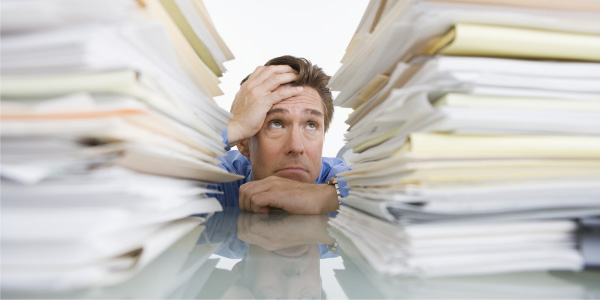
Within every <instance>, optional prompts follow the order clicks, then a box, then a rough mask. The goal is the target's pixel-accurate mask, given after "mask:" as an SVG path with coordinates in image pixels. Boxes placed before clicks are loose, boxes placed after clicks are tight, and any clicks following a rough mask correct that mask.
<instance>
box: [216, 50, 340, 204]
mask: <svg viewBox="0 0 600 300" xmlns="http://www.w3.org/2000/svg"><path fill="white" fill-rule="evenodd" d="M328 81H329V76H327V75H326V74H325V73H323V71H322V70H321V68H319V67H317V66H314V65H312V64H311V63H310V62H309V61H307V60H305V59H302V58H296V57H292V56H282V57H278V58H274V59H272V60H270V61H269V62H267V64H266V65H265V66H264V67H258V68H257V69H256V70H255V71H254V72H253V73H252V74H250V75H249V76H248V77H247V78H246V79H244V81H242V86H241V88H240V91H239V92H238V94H237V95H236V98H235V101H234V102H233V105H232V107H231V112H232V114H233V118H232V119H231V120H230V121H229V123H228V124H227V130H226V131H225V132H224V133H223V136H224V139H225V141H226V142H228V143H229V144H230V145H231V146H234V145H237V147H238V149H239V152H238V151H229V152H228V153H227V155H226V156H225V157H223V158H221V161H222V163H221V167H223V168H225V169H227V170H228V171H229V172H232V173H237V174H241V175H244V176H246V178H245V179H242V180H239V181H236V182H232V183H221V184H219V186H218V189H219V190H220V191H223V192H224V194H223V195H216V197H217V198H218V199H219V200H220V201H221V204H223V206H239V207H240V208H241V209H244V210H249V211H254V212H268V211H269V208H280V209H283V210H286V211H289V212H292V213H298V214H321V213H326V212H332V211H335V210H337V208H338V206H339V202H338V194H337V191H336V187H335V186H333V185H328V184H327V183H328V181H329V180H330V179H331V178H332V177H335V176H336V174H337V173H339V172H342V171H346V170H347V168H346V166H345V165H344V163H343V162H342V161H341V160H339V159H335V158H322V157H321V153H322V150H323V140H324V137H325V132H326V131H327V129H328V127H329V124H330V123H331V119H332V116H333V102H332V98H331V92H330V90H329V89H328V88H327V87H326V85H327V83H328ZM340 189H341V190H340V192H341V193H342V195H343V196H345V194H347V191H346V189H345V186H340Z"/></svg>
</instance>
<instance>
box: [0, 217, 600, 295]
mask: <svg viewBox="0 0 600 300" xmlns="http://www.w3.org/2000/svg"><path fill="white" fill-rule="evenodd" d="M329 218H330V217H329V216H326V215H319V216H300V215H290V214H286V213H283V212H276V213H271V214H268V215H267V214H253V213H247V212H240V211H237V210H226V211H224V212H220V213H216V214H214V215H212V216H211V217H210V218H209V219H208V220H207V221H206V222H205V223H204V224H203V225H202V227H203V228H202V230H197V231H196V232H197V234H195V235H187V236H186V237H185V238H183V239H182V240H181V241H178V242H176V243H175V244H173V245H172V246H171V247H170V248H168V249H167V250H166V251H165V252H164V253H162V254H161V255H160V256H158V257H157V258H156V259H155V260H153V261H152V262H151V263H150V264H148V265H147V266H145V267H144V268H143V269H142V270H141V271H140V272H139V273H137V274H136V276H135V277H133V278H131V279H130V280H127V281H126V282H123V283H119V284H116V285H111V286H103V287H96V288H93V289H92V288H90V289H85V290H79V291H71V292H68V293H48V294H42V295H40V294H37V295H25V294H4V293H3V295H2V296H3V298H31V297H33V298H95V299H98V298H144V299H154V298H176V299H195V298H199V299H207V298H208V299H222V298H236V299H240V298H243V299H249V298H269V299H279V298H292V299H307V298H308V299H310V298H329V299H366V298H377V299H382V298H394V299H398V298H412V299H414V298H429V299H444V298H456V299H459V298H460V299H465V298H477V299H482V298H485V299H489V298H504V299H527V298H536V299H542V298H543V299H551V298H553V299H579V298H582V299H591V298H600V271H599V270H586V271H584V272H558V271H553V272H527V273H507V274H496V275H485V276H472V277H453V278H411V277H389V276H383V275H381V274H377V273H375V272H374V271H373V270H372V269H370V267H369V266H368V264H366V262H365V261H364V259H363V258H361V256H360V255H359V254H358V251H357V250H356V249H354V248H347V249H344V248H340V247H337V244H338V243H336V238H337V239H343V236H340V235H339V234H337V233H336V230H335V229H333V228H331V227H330V226H329V225H328V220H329ZM334 237H335V238H334ZM344 244H345V245H346V244H348V243H344ZM332 251H335V253H333V252H332Z"/></svg>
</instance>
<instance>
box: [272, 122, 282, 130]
mask: <svg viewBox="0 0 600 300" xmlns="http://www.w3.org/2000/svg"><path fill="white" fill-rule="evenodd" d="M269 126H271V127H273V128H281V127H282V126H283V125H282V124H281V122H280V121H271V122H269Z"/></svg>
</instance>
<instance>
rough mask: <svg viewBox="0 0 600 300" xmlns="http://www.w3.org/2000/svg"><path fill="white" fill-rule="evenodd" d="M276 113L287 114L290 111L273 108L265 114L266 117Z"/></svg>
mask: <svg viewBox="0 0 600 300" xmlns="http://www.w3.org/2000/svg"><path fill="white" fill-rule="evenodd" d="M278 113H283V114H289V113H290V111H289V110H287V109H285V108H280V107H278V108H273V109H271V110H269V111H268V112H267V116H268V115H271V114H278Z"/></svg>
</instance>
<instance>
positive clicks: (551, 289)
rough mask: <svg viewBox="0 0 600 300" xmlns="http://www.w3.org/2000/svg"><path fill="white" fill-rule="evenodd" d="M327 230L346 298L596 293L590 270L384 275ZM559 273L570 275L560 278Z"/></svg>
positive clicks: (576, 296)
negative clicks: (336, 247) (333, 241)
mask: <svg viewBox="0 0 600 300" xmlns="http://www.w3.org/2000/svg"><path fill="white" fill-rule="evenodd" d="M330 232H331V235H332V237H334V238H335V239H336V240H337V242H338V244H339V246H340V248H341V249H340V250H339V253H340V256H341V257H342V258H343V260H344V269H343V270H335V276H336V278H337V280H338V282H339V283H340V285H341V286H342V288H343V289H344V292H345V293H346V295H347V296H348V297H349V298H357V299H363V298H381V299H384V298H385V299H401V298H406V299H417V298H419V299H423V298H435V299H449V298H452V299H481V298H489V296H490V295H494V297H495V298H500V299H517V298H518V299H548V298H565V299H579V298H585V297H586V296H585V295H595V294H597V293H598V288H597V287H596V286H597V284H595V280H594V279H596V280H597V275H596V274H594V273H593V272H582V273H577V274H574V273H573V272H519V273H511V274H496V275H488V276H461V277H453V278H411V277H406V276H384V275H382V274H379V273H378V272H377V271H375V270H374V269H373V268H372V266H371V265H370V264H369V263H368V262H367V261H366V260H365V259H364V257H363V256H362V254H361V252H360V251H359V250H358V249H356V247H355V246H354V244H353V243H352V241H351V240H349V239H348V238H347V237H346V236H345V235H344V234H343V233H341V232H340V231H338V230H336V229H333V228H332V229H330ZM561 275H563V276H565V277H568V276H570V277H571V278H569V279H566V278H564V279H563V278H561V277H562V276H561ZM573 277H575V278H576V279H575V280H573ZM358 286H360V288H356V287H358Z"/></svg>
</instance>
